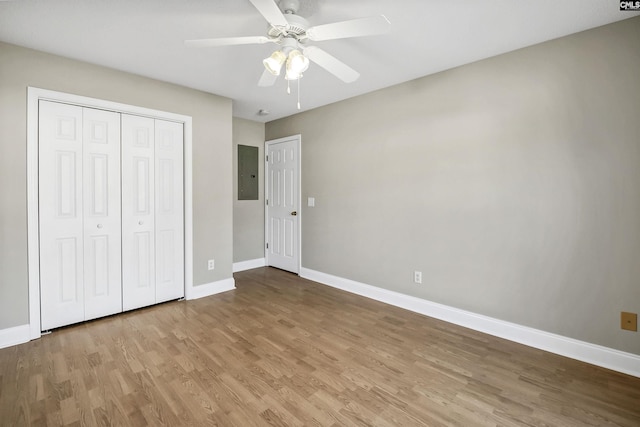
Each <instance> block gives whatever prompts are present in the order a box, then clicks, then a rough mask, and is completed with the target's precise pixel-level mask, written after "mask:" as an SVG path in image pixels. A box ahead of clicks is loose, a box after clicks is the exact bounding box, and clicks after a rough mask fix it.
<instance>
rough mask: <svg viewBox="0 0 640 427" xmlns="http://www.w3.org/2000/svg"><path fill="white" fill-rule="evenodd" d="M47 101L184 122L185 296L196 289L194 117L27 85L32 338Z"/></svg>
mask: <svg viewBox="0 0 640 427" xmlns="http://www.w3.org/2000/svg"><path fill="white" fill-rule="evenodd" d="M41 99H43V100H48V101H54V102H62V103H68V104H74V105H79V106H82V107H89V108H99V109H103V110H110V111H115V112H118V113H125V114H134V115H138V116H145V117H152V118H157V119H162V120H170V121H174V122H180V123H183V125H184V186H185V187H184V204H185V205H184V244H185V247H184V256H185V258H184V271H185V273H184V280H185V296H186V295H188V294H189V293H190V292H191V288H193V247H192V246H193V206H192V205H193V178H192V176H193V175H192V167H193V164H192V159H193V154H192V153H193V143H192V135H193V134H192V118H191V117H189V116H184V115H181V114H175V113H169V112H166V111H159V110H153V109H150V108H143V107H136V106H133V105H127V104H120V103H117V102H111V101H105V100H102V99H96V98H89V97H86V96H80V95H73V94H68V93H63V92H56V91H52V90H47V89H39V88H34V87H29V88H27V248H28V249H27V251H28V266H29V273H28V274H29V326H30V334H29V335H30V338H31V339H36V338H40V285H39V284H40V253H39V250H38V245H39V242H38V101H39V100H41Z"/></svg>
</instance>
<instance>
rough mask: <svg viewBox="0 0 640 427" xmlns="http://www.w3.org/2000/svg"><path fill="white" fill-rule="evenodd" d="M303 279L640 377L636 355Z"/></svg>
mask: <svg viewBox="0 0 640 427" xmlns="http://www.w3.org/2000/svg"><path fill="white" fill-rule="evenodd" d="M300 277H303V278H305V279H309V280H313V281H315V282H319V283H322V284H325V285H328V286H331V287H334V288H337V289H342V290H343V291H347V292H351V293H353V294H357V295H361V296H364V297H367V298H371V299H374V300H376V301H381V302H384V303H387V304H390V305H393V306H396V307H400V308H404V309H406V310H409V311H413V312H416V313H420V314H424V315H425V316H430V317H435V318H436V319H440V320H444V321H446V322H450V323H454V324H456V325H460V326H464V327H465V328H469V329H473V330H476V331H479V332H484V333H486V334H489V335H494V336H496V337H500V338H504V339H507V340H509V341H514V342H517V343H520V344H524V345H528V346H530V347H534V348H537V349H540V350H545V351H549V352H551V353H555V354H559V355H561V356H566V357H570V358H572V359H576V360H580V361H583V362H587V363H591V364H593V365H596V366H601V367H603V368H607V369H612V370H614V371H618V372H622V373H625V374H629V375H633V376H635V377H640V356H639V355H636V354H632V353H626V352H623V351H619V350H615V349H612V348H608V347H603V346H600V345H597V344H591V343H588V342H585V341H579V340H576V339H573V338H568V337H564V336H562V335H557V334H552V333H549V332H545V331H541V330H538V329H534V328H529V327H527V326H522V325H518V324H515V323H510V322H505V321H503V320H499V319H494V318H492V317H488V316H483V315H480V314H476V313H472V312H470V311H465V310H460V309H457V308H454V307H449V306H446V305H443V304H438V303H435V302H431V301H428V300H424V299H421V298H416V297H412V296H409V295H405V294H401V293H398V292H394V291H390V290H387V289H382V288H378V287H375V286H371V285H367V284H364V283H360V282H356V281H353V280H349V279H344V278H341V277H337V276H332V275H330V274H326V273H322V272H319V271H315V270H311V269H308V268H304V267H303V268H301V269H300Z"/></svg>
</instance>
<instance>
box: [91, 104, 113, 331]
mask: <svg viewBox="0 0 640 427" xmlns="http://www.w3.org/2000/svg"><path fill="white" fill-rule="evenodd" d="M83 136H84V137H83V147H84V153H83V165H84V167H83V170H84V173H83V211H84V291H85V292H84V293H85V320H89V319H95V318H97V317H102V316H107V315H110V314H114V313H118V312H121V311H122V285H121V283H122V281H121V263H120V260H121V253H120V249H121V240H120V236H121V221H120V114H118V113H114V112H109V111H103V110H96V109H91V108H84V109H83Z"/></svg>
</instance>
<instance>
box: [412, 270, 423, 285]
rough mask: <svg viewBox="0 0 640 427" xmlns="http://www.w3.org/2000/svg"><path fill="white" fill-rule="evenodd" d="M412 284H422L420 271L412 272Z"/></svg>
mask: <svg viewBox="0 0 640 427" xmlns="http://www.w3.org/2000/svg"><path fill="white" fill-rule="evenodd" d="M413 283H422V271H414V272H413Z"/></svg>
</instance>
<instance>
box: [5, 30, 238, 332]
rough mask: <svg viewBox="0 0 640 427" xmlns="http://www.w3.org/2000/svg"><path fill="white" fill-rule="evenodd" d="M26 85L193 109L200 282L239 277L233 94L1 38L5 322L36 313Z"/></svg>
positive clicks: (177, 109) (167, 108)
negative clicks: (31, 285) (31, 297)
mask: <svg viewBox="0 0 640 427" xmlns="http://www.w3.org/2000/svg"><path fill="white" fill-rule="evenodd" d="M27 86H35V87H39V88H44V89H51V90H57V91H61V92H67V93H73V94H77V95H83V96H89V97H93V98H101V99H106V100H110V101H115V102H121V103H125V104H131V105H136V106H141V107H147V108H153V109H157V110H163V111H169V112H173V113H179V114H184V115H188V116H192V117H193V159H194V161H193V211H194V212H193V223H194V232H193V237H194V242H193V252H194V271H193V276H194V284H195V285H200V284H204V283H210V282H214V281H218V280H222V279H227V278H230V277H232V272H231V269H232V244H233V237H232V204H231V200H232V199H231V189H232V184H231V173H232V170H231V149H232V142H231V128H232V123H231V121H232V111H231V109H232V106H231V100H229V99H226V98H222V97H218V96H215V95H211V94H207V93H204V92H199V91H196V90H191V89H187V88H184V87H180V86H176V85H172V84H168V83H163V82H160V81H156V80H151V79H147V78H143V77H140V76H136V75H132V74H127V73H124V72H119V71H115V70H112V69H108V68H104V67H99V66H95V65H90V64H87V63H83V62H78V61H74V60H70V59H66V58H62V57H59V56H54V55H49V54H45V53H41V52H37V51H33V50H29V49H24V48H21V47H18V46H13V45H9V44H5V43H0V330H1V329H5V328H9V327H13V326H19V325H23V324H26V323H28V321H29V310H28V283H27V187H26V176H27V170H26V161H27V159H26V130H27V104H26V101H27ZM210 258H215V260H216V269H215V270H213V271H208V270H207V259H210Z"/></svg>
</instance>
